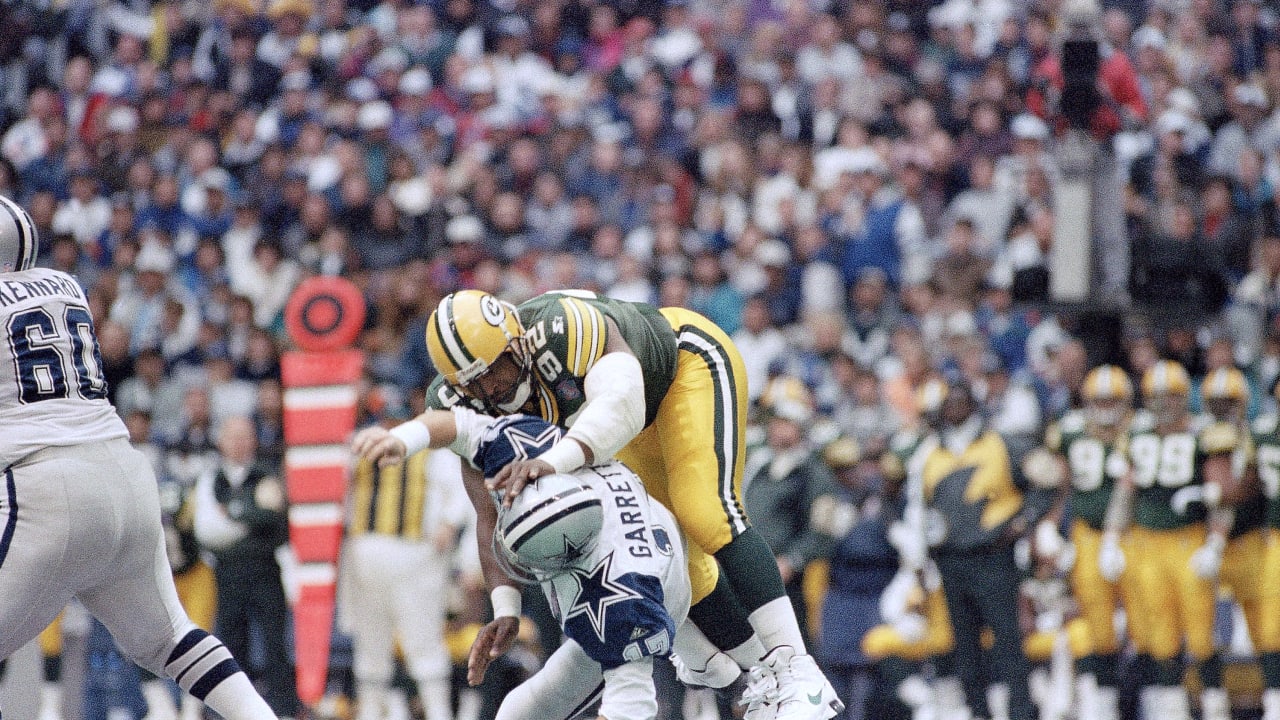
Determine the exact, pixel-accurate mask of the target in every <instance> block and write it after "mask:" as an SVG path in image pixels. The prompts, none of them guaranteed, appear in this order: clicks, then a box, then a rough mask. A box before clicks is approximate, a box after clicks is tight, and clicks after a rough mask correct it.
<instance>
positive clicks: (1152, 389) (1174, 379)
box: [1142, 360, 1191, 397]
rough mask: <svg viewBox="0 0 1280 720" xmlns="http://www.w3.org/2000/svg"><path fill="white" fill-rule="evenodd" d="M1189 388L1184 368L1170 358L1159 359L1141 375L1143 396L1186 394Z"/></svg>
mask: <svg viewBox="0 0 1280 720" xmlns="http://www.w3.org/2000/svg"><path fill="white" fill-rule="evenodd" d="M1190 390H1191V378H1190V377H1189V376H1188V375H1187V370H1186V368H1184V367H1182V365H1179V364H1178V363H1176V362H1174V361H1172V360H1161V361H1160V362H1158V363H1156V364H1155V365H1152V366H1151V368H1150V369H1148V370H1147V372H1146V373H1144V374H1143V376H1142V395H1143V397H1156V396H1160V395H1186V394H1187V393H1188V392H1189V391H1190Z"/></svg>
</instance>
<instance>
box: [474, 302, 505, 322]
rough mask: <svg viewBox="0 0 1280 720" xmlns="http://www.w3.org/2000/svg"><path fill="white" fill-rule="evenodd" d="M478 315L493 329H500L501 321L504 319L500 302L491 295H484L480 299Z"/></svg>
mask: <svg viewBox="0 0 1280 720" xmlns="http://www.w3.org/2000/svg"><path fill="white" fill-rule="evenodd" d="M480 314H481V315H482V316H484V320H485V322H487V323H489V324H490V325H492V326H494V327H502V321H503V320H505V319H506V314H505V313H503V312H502V301H500V300H498V298H496V297H494V296H492V295H485V296H484V297H483V298H481V299H480Z"/></svg>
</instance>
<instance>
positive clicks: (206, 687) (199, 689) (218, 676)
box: [187, 657, 240, 702]
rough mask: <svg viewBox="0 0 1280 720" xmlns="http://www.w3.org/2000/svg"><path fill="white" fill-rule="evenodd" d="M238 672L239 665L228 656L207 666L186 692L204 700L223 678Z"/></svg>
mask: <svg viewBox="0 0 1280 720" xmlns="http://www.w3.org/2000/svg"><path fill="white" fill-rule="evenodd" d="M238 672H240V666H239V665H238V664H236V660H235V658H232V657H229V658H227V659H226V660H223V661H222V662H220V663H218V664H217V665H214V666H213V667H211V668H209V671H208V672H206V673H205V674H204V675H202V676H200V679H199V680H197V681H196V683H195V684H194V685H192V686H191V689H190V690H188V691H187V692H189V693H191V694H192V695H193V696H195V698H196V699H197V700H200V701H201V702H203V701H204V699H205V697H206V696H207V695H208V694H209V693H210V692H212V691H213V689H214V688H216V687H218V685H219V684H221V683H222V681H223V680H226V679H227V678H229V677H231V676H232V675H235V674H236V673H238Z"/></svg>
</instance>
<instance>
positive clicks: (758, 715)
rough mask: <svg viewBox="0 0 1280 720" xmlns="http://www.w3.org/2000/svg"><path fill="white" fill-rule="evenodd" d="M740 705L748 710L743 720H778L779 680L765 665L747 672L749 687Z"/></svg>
mask: <svg viewBox="0 0 1280 720" xmlns="http://www.w3.org/2000/svg"><path fill="white" fill-rule="evenodd" d="M738 704H739V705H743V706H745V707H746V708H747V710H746V712H745V713H744V714H743V716H742V720H776V719H777V717H778V680H777V678H775V677H774V675H773V673H772V672H770V671H769V669H768V668H767V667H765V666H764V665H757V666H755V667H753V668H751V669H750V670H749V671H747V687H746V689H745V690H743V691H742V699H741V700H740V701H738Z"/></svg>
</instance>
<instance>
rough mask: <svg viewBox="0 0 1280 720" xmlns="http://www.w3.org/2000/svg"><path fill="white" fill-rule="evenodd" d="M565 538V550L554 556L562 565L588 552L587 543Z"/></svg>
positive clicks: (535, 482)
mask: <svg viewBox="0 0 1280 720" xmlns="http://www.w3.org/2000/svg"><path fill="white" fill-rule="evenodd" d="M541 479H542V478H538V479H537V480H534V481H533V483H534V484H537V482H538V480H541ZM563 540H564V550H562V551H561V552H559V553H556V554H555V555H553V556H552V559H554V560H559V561H560V563H561V564H562V565H569V564H571V563H573V562H575V561H577V560H578V558H580V557H582V556H583V555H586V554H587V547H586V545H574V544H573V541H572V540H570V539H569V538H568V537H565V538H563Z"/></svg>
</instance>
